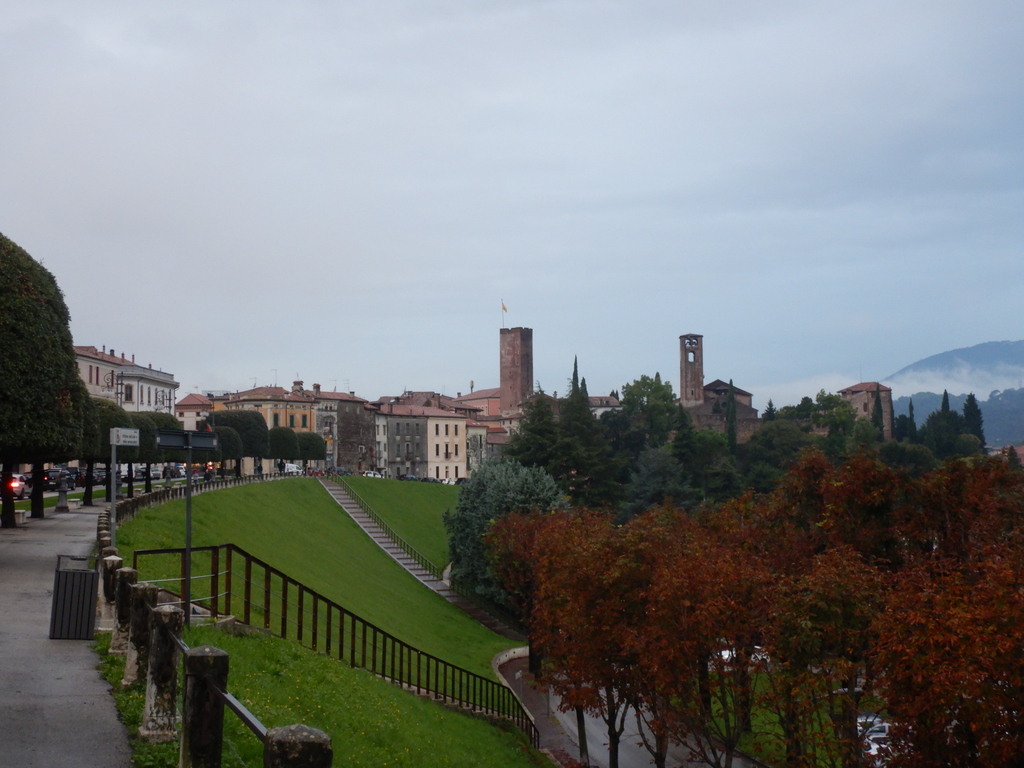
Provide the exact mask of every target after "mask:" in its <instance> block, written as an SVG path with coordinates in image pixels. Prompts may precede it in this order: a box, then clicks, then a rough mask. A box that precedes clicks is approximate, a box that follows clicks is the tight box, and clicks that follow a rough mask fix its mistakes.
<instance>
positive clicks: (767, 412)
mask: <svg viewBox="0 0 1024 768" xmlns="http://www.w3.org/2000/svg"><path fill="white" fill-rule="evenodd" d="M775 416H776V411H775V403H773V402H772V401H771V398H769V399H768V405H767V406H765V409H764V413H762V414H761V421H775Z"/></svg>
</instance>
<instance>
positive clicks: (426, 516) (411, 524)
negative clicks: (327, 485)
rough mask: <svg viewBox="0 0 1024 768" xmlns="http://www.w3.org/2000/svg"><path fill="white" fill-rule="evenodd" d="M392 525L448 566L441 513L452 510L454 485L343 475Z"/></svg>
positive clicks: (456, 489) (434, 560)
mask: <svg viewBox="0 0 1024 768" xmlns="http://www.w3.org/2000/svg"><path fill="white" fill-rule="evenodd" d="M345 479H346V480H347V481H348V482H349V484H350V485H351V486H352V490H354V491H355V492H356V493H357V494H359V496H361V497H362V499H363V501H365V502H366V503H367V504H369V505H370V506H371V507H372V508H373V511H374V512H376V513H377V514H378V515H380V516H381V518H382V519H383V520H384V522H386V523H387V524H388V525H390V526H391V528H392V529H393V530H394V531H395V533H397V534H398V535H399V536H401V537H402V538H403V539H405V540H406V541H407V542H409V543H410V544H411V545H412V546H413V547H415V548H416V549H417V550H419V551H420V552H421V553H422V554H424V555H426V556H427V559H429V560H430V562H432V563H434V565H437V566H438V567H439V568H442V569H443V568H444V567H445V566H446V565H448V534H447V533H446V531H445V528H444V522H443V521H442V520H441V515H443V514H444V511H445V510H446V509H451V510H452V511H454V510H455V502H456V500H457V499H458V497H459V487H458V486H457V485H440V484H438V483H411V482H403V481H399V480H381V479H377V478H372V477H347V478H345Z"/></svg>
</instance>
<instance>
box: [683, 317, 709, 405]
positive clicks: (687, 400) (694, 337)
mask: <svg viewBox="0 0 1024 768" xmlns="http://www.w3.org/2000/svg"><path fill="white" fill-rule="evenodd" d="M679 402H680V404H681V405H682V406H683V407H684V408H693V407H695V406H698V405H702V404H703V403H704V337H703V336H702V335H700V334H699V333H687V334H683V335H682V336H680V337H679Z"/></svg>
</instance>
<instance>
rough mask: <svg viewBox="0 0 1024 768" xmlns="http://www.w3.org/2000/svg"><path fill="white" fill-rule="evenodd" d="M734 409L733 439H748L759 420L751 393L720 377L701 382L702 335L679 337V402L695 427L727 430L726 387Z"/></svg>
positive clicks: (741, 440)
mask: <svg viewBox="0 0 1024 768" xmlns="http://www.w3.org/2000/svg"><path fill="white" fill-rule="evenodd" d="M730 386H732V395H733V403H734V404H735V408H736V441H737V442H740V443H745V442H747V441H748V440H749V439H750V438H751V437H752V436H753V435H754V433H755V432H757V430H758V428H760V426H761V420H760V419H759V418H758V414H757V409H756V408H754V407H753V405H752V403H753V399H754V396H753V395H752V394H751V393H750V392H747V391H746V390H743V389H740V388H739V387H736V386H734V385H730V384H729V383H728V382H725V381H722V380H721V379H715V380H714V381H713V382H711V383H710V384H706V385H705V384H704V337H703V336H702V335H701V334H699V333H687V334H684V335H682V336H680V337H679V404H680V405H682V406H683V407H684V408H686V410H687V411H689V413H690V416H691V417H692V418H693V424H694V426H695V427H696V428H697V429H713V430H715V431H716V432H722V433H724V432H726V430H727V428H728V425H727V413H726V412H727V408H728V401H729V388H730Z"/></svg>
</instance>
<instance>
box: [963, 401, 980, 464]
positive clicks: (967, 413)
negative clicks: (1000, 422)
mask: <svg viewBox="0 0 1024 768" xmlns="http://www.w3.org/2000/svg"><path fill="white" fill-rule="evenodd" d="M963 415H964V429H966V430H967V432H969V433H970V434H972V435H974V436H975V437H976V438H978V440H979V441H980V442H981V448H982V450H984V449H985V429H984V426H983V425H984V419H983V418H982V415H981V407H980V406H979V405H978V400H977V398H975V397H974V393H973V392H971V393H970V394H969V395H967V399H966V400H964V410H963Z"/></svg>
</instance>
